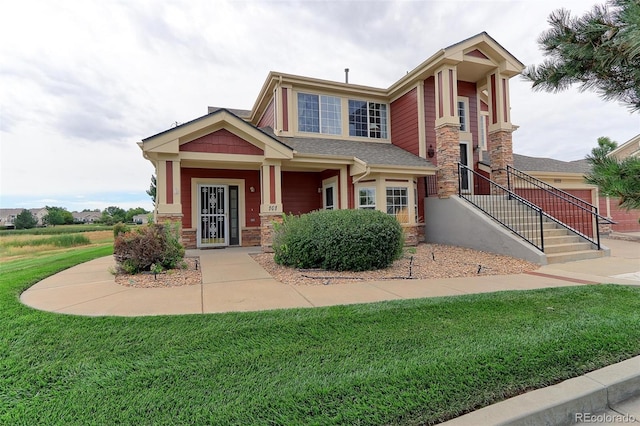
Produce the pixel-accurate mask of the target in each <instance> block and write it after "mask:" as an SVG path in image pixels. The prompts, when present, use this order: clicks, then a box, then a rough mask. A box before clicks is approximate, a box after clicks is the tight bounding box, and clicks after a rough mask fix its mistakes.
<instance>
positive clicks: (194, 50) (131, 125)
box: [0, 0, 640, 210]
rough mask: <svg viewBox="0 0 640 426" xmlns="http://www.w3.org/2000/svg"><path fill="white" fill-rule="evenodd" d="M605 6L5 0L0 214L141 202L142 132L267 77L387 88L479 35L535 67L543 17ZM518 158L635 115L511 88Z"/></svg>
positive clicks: (0, 33) (620, 127)
mask: <svg viewBox="0 0 640 426" xmlns="http://www.w3.org/2000/svg"><path fill="white" fill-rule="evenodd" d="M603 2H604V0H601V1H593V2H591V1H589V0H579V1H569V0H553V1H546V0H519V1H508V0H503V1H494V0H477V1H455V0H446V1H431V0H427V1H380V0H379V1H372V0H366V1H365V0H361V1H337V0H334V1H274V0H271V1H234V0H226V1H222V0H215V1H212V0H162V1H160V0H157V1H153V0H149V1H144V0H136V1H129V0H122V1H116V0H100V1H93V0H74V1H67V0H56V1H51V0H23V1H6V0H5V1H3V2H2V6H3V7H2V14H1V15H0V207H3V208H6V207H41V206H44V205H55V206H63V207H66V208H68V209H69V210H82V209H84V208H91V209H94V208H99V209H103V208H105V207H107V206H110V205H117V206H120V207H123V208H130V207H136V206H141V207H145V208H147V209H151V208H152V205H151V201H150V199H149V197H148V196H147V194H146V193H145V190H146V189H148V187H149V183H150V178H151V175H152V174H153V173H154V170H153V167H152V166H151V164H150V163H149V162H147V161H146V160H144V159H143V158H142V155H141V151H140V149H139V148H138V146H137V145H136V143H137V142H139V141H140V140H141V139H142V138H145V137H147V136H151V135H153V134H155V133H158V132H160V131H162V130H165V129H167V128H169V127H171V125H172V124H173V123H175V122H180V123H181V122H185V121H188V120H191V119H193V118H196V117H198V116H201V115H203V114H205V113H206V111H207V106H209V105H212V106H225V107H229V108H242V109H250V108H251V107H252V106H253V103H254V101H255V98H256V96H257V94H258V91H259V90H260V88H261V86H262V84H263V83H264V80H265V78H266V76H267V74H268V72H269V71H270V70H274V71H281V72H285V73H290V74H299V75H305V76H310V77H316V78H322V79H327V80H337V81H343V80H344V68H347V67H348V68H350V74H349V81H350V82H351V83H355V84H363V85H369V86H376V87H384V88H386V87H388V86H390V85H391V84H392V83H393V82H395V81H396V80H398V79H399V78H400V77H402V76H403V75H404V74H405V73H406V72H407V71H409V70H411V69H413V68H414V67H416V66H417V65H418V64H420V63H421V62H422V61H423V60H425V59H427V58H428V57H429V56H431V55H432V54H433V53H435V52H436V51H437V50H439V49H440V48H443V47H446V46H448V45H451V44H453V43H456V42H458V41H460V40H463V39H465V38H468V37H470V36H473V35H475V34H477V33H480V32H482V31H487V32H488V33H489V34H490V35H491V36H492V37H493V38H494V39H496V40H497V41H498V42H499V43H500V44H502V46H504V47H505V48H506V49H507V50H508V51H510V52H511V53H512V54H513V55H514V56H516V57H517V58H518V59H519V60H520V61H522V62H523V63H525V64H533V63H539V62H540V61H541V60H542V55H541V53H540V51H539V49H538V46H537V43H536V40H537V38H538V36H539V34H540V33H541V32H542V31H544V30H545V29H546V28H548V24H547V21H546V19H547V17H548V15H549V13H550V12H552V11H553V10H555V9H557V8H560V7H565V8H567V9H569V10H571V11H572V12H573V13H575V14H581V13H582V12H584V11H585V10H587V9H589V8H590V7H591V6H592V5H593V4H597V3H603ZM511 95H512V102H511V104H512V121H513V122H514V123H515V124H517V125H519V126H520V129H519V130H518V131H517V132H515V133H514V136H513V137H514V151H515V152H517V153H520V154H525V155H531V156H540V157H552V158H556V159H560V160H575V159H580V158H583V157H584V156H585V155H586V154H587V153H588V152H589V151H590V150H591V148H592V147H593V146H595V144H596V140H597V138H598V137H599V136H609V137H610V138H612V139H613V140H616V141H618V142H619V143H623V142H625V141H627V140H628V139H630V138H631V137H632V136H634V135H636V134H638V133H640V115H639V114H637V113H636V114H633V115H632V114H630V112H629V110H628V109H627V108H626V107H625V106H623V105H619V104H616V103H611V102H609V103H607V102H604V101H602V100H601V99H600V98H599V97H598V96H597V95H595V94H594V93H580V92H579V91H578V90H570V91H567V92H563V93H561V94H548V93H536V92H532V91H531V88H530V84H529V83H527V82H525V81H523V80H521V79H520V78H519V77H516V78H514V79H512V80H511Z"/></svg>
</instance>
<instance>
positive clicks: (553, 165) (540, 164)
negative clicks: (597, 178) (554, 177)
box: [513, 154, 591, 174]
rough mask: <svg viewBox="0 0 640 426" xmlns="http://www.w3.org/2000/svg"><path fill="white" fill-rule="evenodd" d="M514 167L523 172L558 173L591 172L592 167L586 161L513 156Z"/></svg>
mask: <svg viewBox="0 0 640 426" xmlns="http://www.w3.org/2000/svg"><path fill="white" fill-rule="evenodd" d="M513 167H515V168H516V169H518V170H522V171H523V172H556V173H580V174H585V173H589V172H591V165H590V164H589V162H588V161H587V160H586V159H581V160H575V161H562V160H554V159H553V158H542V157H528V156H526V155H520V154H513Z"/></svg>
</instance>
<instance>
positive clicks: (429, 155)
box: [427, 145, 436, 158]
mask: <svg viewBox="0 0 640 426" xmlns="http://www.w3.org/2000/svg"><path fill="white" fill-rule="evenodd" d="M434 155H436V152H435V151H434V150H433V145H429V149H427V156H428V157H429V158H433V156H434Z"/></svg>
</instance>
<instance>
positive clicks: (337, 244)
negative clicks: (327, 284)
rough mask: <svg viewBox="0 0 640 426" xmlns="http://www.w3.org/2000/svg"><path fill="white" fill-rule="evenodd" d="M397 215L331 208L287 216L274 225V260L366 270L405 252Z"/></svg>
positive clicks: (324, 267) (323, 266) (336, 269)
mask: <svg viewBox="0 0 640 426" xmlns="http://www.w3.org/2000/svg"><path fill="white" fill-rule="evenodd" d="M403 245H404V234H403V232H402V227H401V226H400V224H399V223H398V221H397V220H396V218H395V217H393V216H390V215H388V214H385V213H382V212H380V211H377V210H328V211H317V212H312V213H308V214H304V215H301V216H292V215H290V216H285V218H284V221H283V223H282V224H280V225H277V226H276V227H275V229H274V241H273V249H274V251H275V261H276V262H277V263H279V264H281V265H286V266H292V267H296V268H322V269H328V270H333V271H367V270H372V269H383V268H386V267H388V266H390V265H391V264H392V263H393V262H394V261H395V260H396V259H399V258H400V256H401V255H402V247H403Z"/></svg>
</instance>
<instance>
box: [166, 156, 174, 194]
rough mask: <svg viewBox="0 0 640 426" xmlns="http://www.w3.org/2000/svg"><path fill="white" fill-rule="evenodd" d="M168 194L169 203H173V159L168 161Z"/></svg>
mask: <svg viewBox="0 0 640 426" xmlns="http://www.w3.org/2000/svg"><path fill="white" fill-rule="evenodd" d="M166 174H167V179H166V180H167V182H166V191H167V192H166V195H167V204H173V161H167V163H166Z"/></svg>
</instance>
